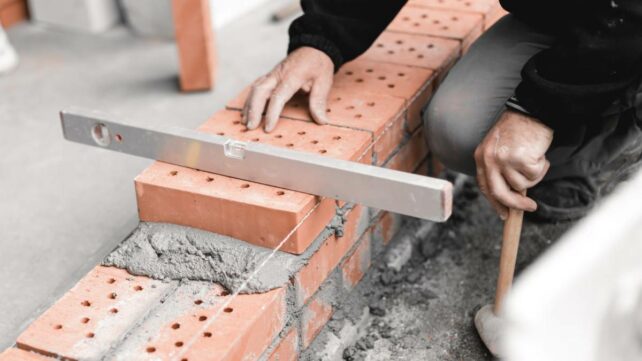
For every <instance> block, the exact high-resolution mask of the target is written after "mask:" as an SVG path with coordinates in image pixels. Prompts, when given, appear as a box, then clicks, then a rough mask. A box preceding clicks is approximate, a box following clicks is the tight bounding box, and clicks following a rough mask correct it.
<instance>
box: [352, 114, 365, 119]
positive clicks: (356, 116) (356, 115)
mask: <svg viewBox="0 0 642 361" xmlns="http://www.w3.org/2000/svg"><path fill="white" fill-rule="evenodd" d="M354 117H355V118H357V119H360V118H361V117H363V115H361V114H355V115H354Z"/></svg>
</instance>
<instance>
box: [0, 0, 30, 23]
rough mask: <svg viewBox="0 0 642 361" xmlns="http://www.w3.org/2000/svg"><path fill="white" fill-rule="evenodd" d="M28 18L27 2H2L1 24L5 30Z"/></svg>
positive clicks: (4, 0)
mask: <svg viewBox="0 0 642 361" xmlns="http://www.w3.org/2000/svg"><path fill="white" fill-rule="evenodd" d="M27 18H28V11H27V0H0V24H2V26H3V27H4V28H9V27H11V26H13V25H15V24H17V23H19V22H21V21H24V20H27Z"/></svg>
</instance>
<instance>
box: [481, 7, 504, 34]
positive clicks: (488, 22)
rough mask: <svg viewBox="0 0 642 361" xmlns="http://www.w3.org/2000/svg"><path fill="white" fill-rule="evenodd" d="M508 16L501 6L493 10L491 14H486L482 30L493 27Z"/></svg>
mask: <svg viewBox="0 0 642 361" xmlns="http://www.w3.org/2000/svg"><path fill="white" fill-rule="evenodd" d="M506 15H508V11H506V10H504V8H502V7H501V6H500V7H498V8H497V9H495V11H493V12H492V13H490V14H488V15H487V16H486V18H485V19H484V30H487V29H488V28H490V27H491V26H493V25H494V24H495V23H496V22H497V21H498V20H499V19H501V18H503V17H504V16H506Z"/></svg>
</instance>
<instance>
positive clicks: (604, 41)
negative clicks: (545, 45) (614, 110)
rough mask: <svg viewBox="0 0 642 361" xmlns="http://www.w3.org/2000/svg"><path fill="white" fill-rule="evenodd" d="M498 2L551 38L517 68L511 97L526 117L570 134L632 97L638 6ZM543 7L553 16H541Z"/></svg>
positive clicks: (641, 48)
mask: <svg viewBox="0 0 642 361" xmlns="http://www.w3.org/2000/svg"><path fill="white" fill-rule="evenodd" d="M501 2H502V5H503V6H504V8H506V9H507V10H508V11H510V12H511V13H513V14H514V15H515V16H517V17H518V18H520V19H522V20H524V21H526V22H528V23H530V24H531V25H533V26H536V27H537V26H539V27H542V26H543V25H544V26H546V27H547V28H548V29H549V30H551V31H553V32H554V33H555V34H554V35H556V36H557V41H556V43H555V44H554V45H553V46H552V47H551V48H549V49H546V50H543V51H541V52H539V53H538V54H536V55H535V56H534V57H533V58H531V59H530V60H529V61H528V62H527V63H526V65H525V66H524V68H523V69H522V82H521V83H520V84H519V86H518V87H517V89H516V91H515V95H516V98H517V99H518V101H519V104H520V105H521V106H522V107H523V108H525V109H526V110H527V111H528V112H529V113H530V114H532V115H534V116H535V117H537V118H538V119H540V120H541V121H542V122H544V123H545V124H547V125H548V126H550V127H551V128H553V129H554V130H570V129H572V128H574V127H576V126H577V125H580V124H586V123H587V122H591V121H595V120H599V117H600V114H601V113H603V112H604V111H605V110H606V109H607V108H608V107H609V106H610V105H611V104H613V102H614V101H615V100H620V99H623V98H626V97H627V96H628V95H631V96H629V98H632V97H633V96H634V93H633V92H631V89H632V88H635V87H637V86H638V85H639V83H640V78H641V77H642V1H640V0H565V1H551V0H528V1H527V0H502V1H501ZM547 4H548V5H547ZM546 7H548V11H549V14H554V15H549V16H548V17H547V16H546V9H545V8H546ZM547 19H548V20H547ZM628 101H629V102H632V100H631V99H629V100H628ZM624 102H627V100H624Z"/></svg>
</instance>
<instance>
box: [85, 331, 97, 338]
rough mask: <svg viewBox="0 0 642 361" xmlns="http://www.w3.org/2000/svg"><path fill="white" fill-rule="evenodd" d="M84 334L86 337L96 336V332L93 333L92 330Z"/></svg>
mask: <svg viewBox="0 0 642 361" xmlns="http://www.w3.org/2000/svg"><path fill="white" fill-rule="evenodd" d="M85 336H86V337H87V338H94V336H96V334H95V333H93V332H87V334H86V335H85Z"/></svg>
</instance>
